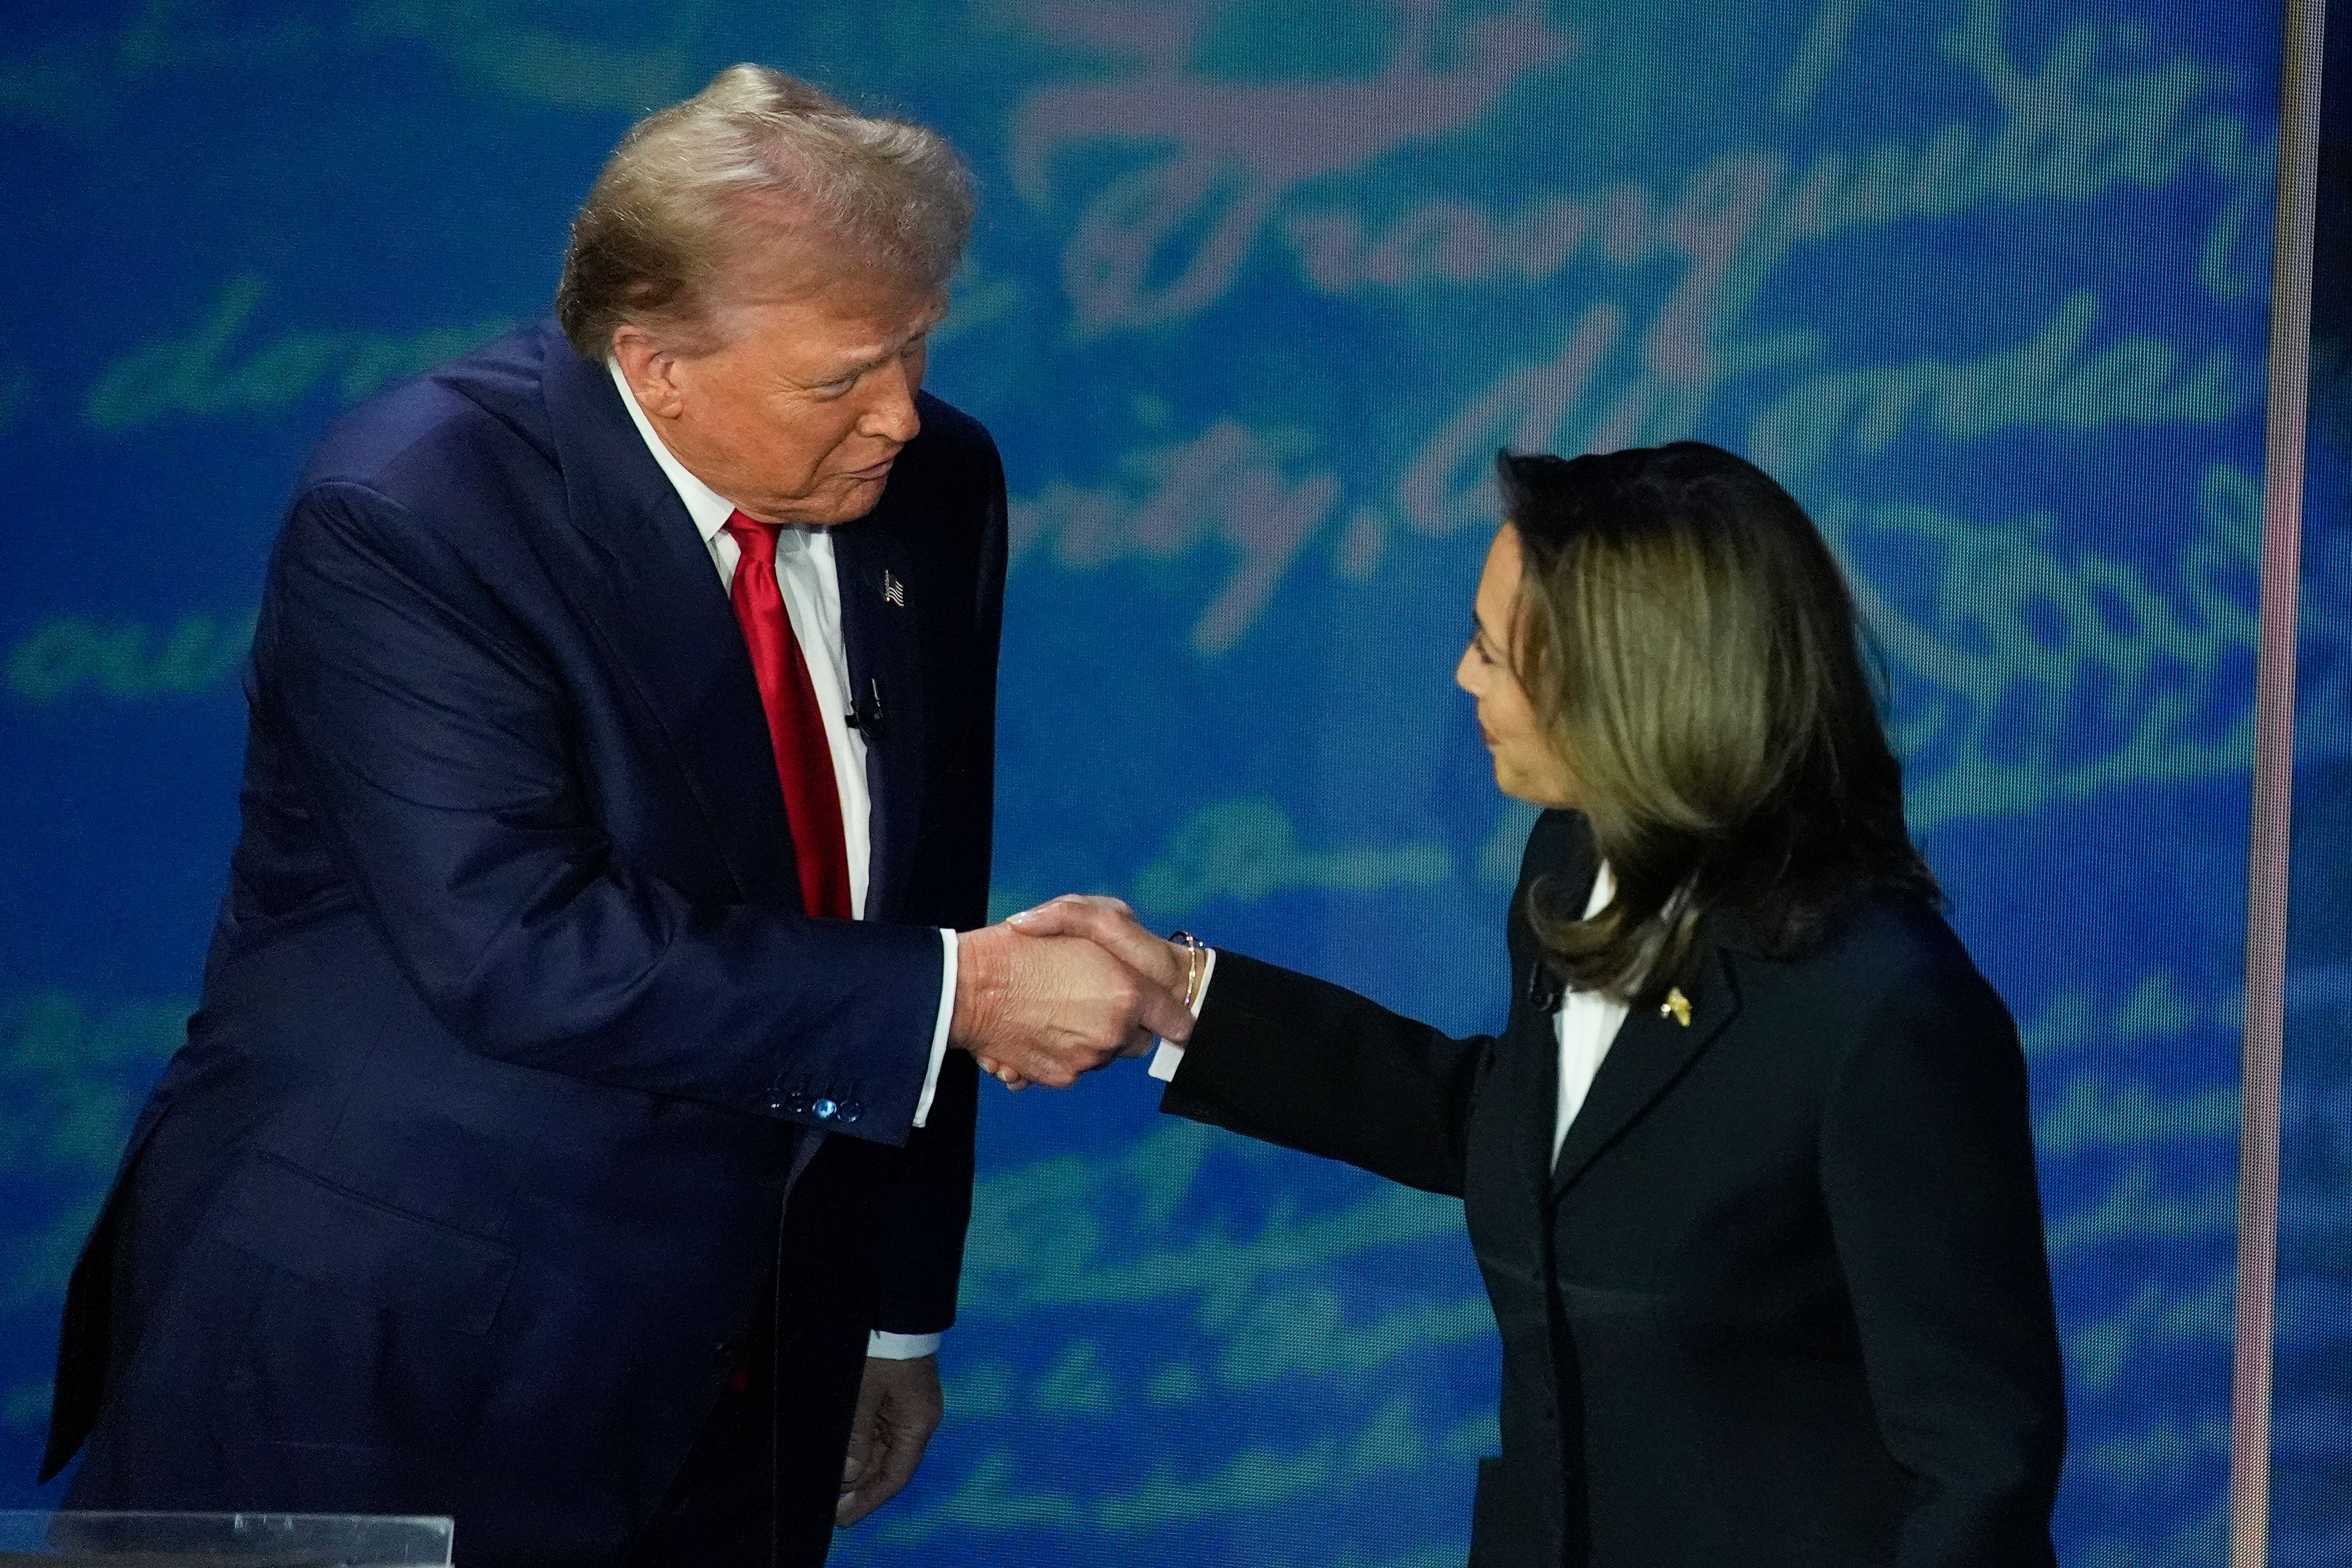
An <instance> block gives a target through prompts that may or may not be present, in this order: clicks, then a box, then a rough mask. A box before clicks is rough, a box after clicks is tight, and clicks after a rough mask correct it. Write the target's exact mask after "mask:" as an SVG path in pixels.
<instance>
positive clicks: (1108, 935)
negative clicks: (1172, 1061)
mask: <svg viewBox="0 0 2352 1568" xmlns="http://www.w3.org/2000/svg"><path fill="white" fill-rule="evenodd" d="M1189 969H1190V955H1189V954H1188V953H1187V952H1185V950H1184V949H1183V948H1181V947H1179V946H1177V945H1176V944H1175V943H1173V942H1163V941H1161V940H1160V938H1159V937H1156V936H1154V935H1152V934H1151V933H1150V931H1146V930H1144V929H1143V927H1142V926H1141V925H1139V923H1137V921H1136V919H1135V912H1134V911H1133V910H1129V908H1128V907H1127V906H1126V905H1125V904H1123V903H1121V902H1119V900H1117V899H1109V898H1097V897H1091V896H1087V895H1083V894H1070V895H1067V896H1065V897H1063V898H1059V899H1055V900H1053V901H1052V902H1051V903H1047V904H1041V905H1039V906H1038V907H1037V908H1035V909H1034V910H1025V911H1024V912H1023V913H1021V914H1017V915H1014V916H1013V917H1012V918H1011V919H1010V920H1008V921H1003V923H1002V924H998V925H992V926H989V927H987V928H985V929H984V930H981V931H966V932H964V933H963V935H962V936H961V937H960V938H958V939H957V943H956V995H955V1016H954V1017H953V1018H952V1020H951V1021H950V1023H949V1025H948V1039H949V1042H950V1044H952V1045H955V1046H958V1047H961V1048H962V1049H964V1050H967V1051H970V1052H971V1055H972V1057H973V1059H975V1060H976V1061H978V1062H979V1063H980V1065H981V1068H982V1070H983V1071H986V1072H988V1073H991V1074H992V1075H994V1076H995V1077H996V1078H997V1079H999V1080H1000V1081H1002V1082H1003V1084H1004V1085H1005V1086H1006V1087H1007V1088H1009V1089H1022V1088H1025V1087H1026V1086H1027V1085H1029V1084H1032V1083H1042V1084H1045V1085H1046V1086H1048V1087H1049V1088H1053V1089H1067V1088H1068V1087H1069V1086H1070V1085H1072V1084H1074V1083H1076V1082H1077V1080H1078V1079H1080V1078H1081V1077H1083V1076H1084V1075H1085V1074H1087V1073H1089V1072H1092V1071H1093V1070H1094V1069H1095V1068H1098V1067H1101V1066H1103V1065H1104V1064H1105V1063H1107V1062H1109V1061H1110V1060H1112V1059H1113V1058H1118V1057H1138V1056H1141V1055H1143V1054H1144V1053H1145V1052H1146V1051H1148V1050H1150V1048H1151V1041H1152V1037H1154V1036H1159V1037H1163V1038H1166V1039H1168V1040H1171V1041H1172V1042H1174V1043H1176V1044H1178V1045H1181V1044H1182V1043H1183V1042H1184V1041H1185V1040H1186V1039H1188V1038H1190V1037H1191V1036H1192V1014H1191V1012H1190V1011H1188V1010H1187V1009H1186V1007H1185V1005H1184V1004H1185V995H1184V991H1185V984H1186V981H1187V978H1188V974H1189Z"/></svg>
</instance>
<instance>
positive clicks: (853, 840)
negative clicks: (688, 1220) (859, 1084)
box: [604, 359, 956, 1360]
mask: <svg viewBox="0 0 2352 1568" xmlns="http://www.w3.org/2000/svg"><path fill="white" fill-rule="evenodd" d="M604 364H605V368H606V369H607V370H609V371H610V372H611V373H612V375H613V384H614V386H615V387H617V388H619V390H620V394H621V406H622V407H624V408H625V409H627V410H628V411H629V418H630V420H631V422H632V423H634V424H635V426H636V427H637V434H638V435H639V436H642V437H645V443H646V450H647V451H649V452H651V453H652V454H653V456H654V461H655V462H656V463H659V464H660V465H661V471H662V472H663V474H665V475H666V476H667V477H668V479H669V482H670V488H671V489H675V490H677V499H678V500H680V501H682V502H684V503H685V505H686V514H687V516H688V517H690V518H692V519H693V520H694V526H695V528H696V530H697V531H698V532H700V533H701V535H702V544H703V548H704V549H706V550H708V551H709V552H710V563H711V564H712V565H713V566H715V567H717V568H718V570H719V586H720V587H721V588H724V589H726V590H728V591H729V592H730V593H731V592H732V591H733V589H734V586H735V564H736V563H737V562H738V561H739V560H740V559H741V556H742V551H741V549H740V547H739V546H738V545H737V544H736V542H735V538H734V535H732V534H730V533H729V532H728V531H727V520H728V519H729V518H730V517H732V516H734V515H735V503H734V502H733V501H730V500H728V499H727V498H726V497H724V496H722V495H720V494H719V492H718V491H717V490H714V489H711V488H710V487H709V485H706V484H704V483H703V482H702V481H701V480H700V479H697V478H696V477H695V476H694V475H693V474H692V473H691V472H690V471H688V468H687V467H686V465H685V464H683V463H681V462H679V461H678V460H677V456H676V455H675V454H673V453H672V452H671V451H670V449H669V447H667V446H666V445H665V444H664V443H663V441H662V438H661V436H660V434H659V432H657V431H656V430H655V429H654V426H653V421H652V420H650V419H648V418H646V411H645V410H644V409H642V408H640V407H638V406H637V398H636V394H635V393H633V392H631V391H630V390H629V382H628V378H627V377H626V376H625V375H623V374H621V367H620V365H619V363H617V362H615V361H613V360H610V359H608V360H606V361H605V362H604ZM776 586H777V588H778V589H779V590H781V591H782V595H783V600H784V614H785V615H786V616H788V617H790V619H791V621H792V625H793V637H795V638H797V639H798V640H799V642H800V645H801V656H802V658H804V659H805V660H806V661H807V663H808V672H809V685H810V686H812V687H814V689H815V690H816V705H817V709H818V710H819V711H820V712H821V713H822V714H823V715H824V740H825V745H826V746H827V747H828V748H829V749H830V750H831V751H832V752H833V782H834V785H835V789H836V790H838V791H839V793H840V795H841V837H842V843H843V846H844V847H845V848H846V849H847V851H848V855H849V910H850V916H851V918H852V919H854V920H864V919H865V918H866V883H867V882H868V880H869V879H871V877H872V874H873V873H872V868H871V867H870V866H869V865H868V864H867V859H868V857H869V856H870V854H871V853H872V842H873V826H872V819H873V813H874V801H873V797H872V796H871V795H868V794H867V793H866V737H865V736H864V735H862V734H860V733H858V731H856V730H853V729H851V728H850V726H849V700H848V691H849V650H848V648H847V647H845V645H844V644H843V642H842V640H841V576H840V573H839V571H838V569H837V568H836V567H835V564H834V559H833V535H832V533H831V532H830V531H827V530H825V529H823V528H794V527H784V528H780V529H778V530H777V531H776ZM940 942H941V944H942V945H943V947H944V948H945V949H946V953H947V961H946V963H945V964H944V966H943V967H942V968H941V970H940V1011H939V1021H938V1022H937V1024H935V1025H934V1026H933V1027H932V1029H931V1061H930V1067H929V1070H928V1071H926V1072H925V1073H924V1075H923V1092H922V1094H921V1096H920V1097H919V1099H917V1100H916V1101H915V1125H916V1126H918V1127H920V1126H922V1125H923V1124H924V1122H925V1121H927V1120H928V1119H929V1116H930V1113H931V1097H932V1095H933V1094H934V1093H936V1092H937V1090H938V1089H939V1082H940V1063H941V1062H943V1061H945V1060H946V1059H947V1049H948V1025H949V1023H950V1020H952V1019H953V1018H954V1016H955V988H956V933H955V932H954V931H950V930H948V929H947V928H946V927H944V926H942V927H941V928H940ZM939 1348H940V1336H939V1335H937V1334H886V1333H881V1332H877V1333H875V1334H874V1335H873V1336H872V1338H871V1342H870V1343H869V1345H868V1349H867V1353H868V1354H871V1355H877V1356H884V1357H888V1358H891V1359H897V1360H904V1359H907V1358H909V1357H913V1356H921V1355H930V1354H933V1353H934V1352H937V1351H938V1350H939Z"/></svg>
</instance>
